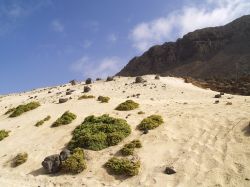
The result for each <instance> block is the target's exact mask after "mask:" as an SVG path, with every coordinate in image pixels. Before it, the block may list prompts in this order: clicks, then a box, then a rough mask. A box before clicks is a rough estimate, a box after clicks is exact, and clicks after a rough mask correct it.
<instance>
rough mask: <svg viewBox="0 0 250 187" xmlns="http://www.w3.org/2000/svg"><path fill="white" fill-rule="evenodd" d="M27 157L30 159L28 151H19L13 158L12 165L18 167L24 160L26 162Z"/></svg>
mask: <svg viewBox="0 0 250 187" xmlns="http://www.w3.org/2000/svg"><path fill="white" fill-rule="evenodd" d="M27 159H28V153H25V152H24V153H18V154H17V155H16V157H15V158H14V159H13V163H12V165H13V167H17V166H19V165H21V164H23V163H24V162H26V161H27Z"/></svg>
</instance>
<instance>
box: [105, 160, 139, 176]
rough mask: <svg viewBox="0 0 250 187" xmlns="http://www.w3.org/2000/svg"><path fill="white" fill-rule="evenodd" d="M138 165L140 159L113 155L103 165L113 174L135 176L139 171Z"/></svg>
mask: <svg viewBox="0 0 250 187" xmlns="http://www.w3.org/2000/svg"><path fill="white" fill-rule="evenodd" d="M140 165H141V164H140V161H132V160H129V159H127V158H121V159H119V158H116V157H113V158H111V159H109V161H108V162H106V163H105V165H104V166H105V167H106V168H107V169H108V170H109V171H110V172H112V173H114V174H115V175H125V176H135V175H138V173H139V169H140Z"/></svg>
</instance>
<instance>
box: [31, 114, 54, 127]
mask: <svg viewBox="0 0 250 187" xmlns="http://www.w3.org/2000/svg"><path fill="white" fill-rule="evenodd" d="M50 118H51V117H50V116H47V117H46V118H44V119H42V120H40V121H38V122H37V123H36V124H35V126H36V127H39V126H41V125H43V124H44V122H45V121H49V120H50Z"/></svg>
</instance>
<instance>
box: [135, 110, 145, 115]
mask: <svg viewBox="0 0 250 187" xmlns="http://www.w3.org/2000/svg"><path fill="white" fill-rule="evenodd" d="M137 114H140V115H141V114H145V112H143V111H139V112H138V113H137Z"/></svg>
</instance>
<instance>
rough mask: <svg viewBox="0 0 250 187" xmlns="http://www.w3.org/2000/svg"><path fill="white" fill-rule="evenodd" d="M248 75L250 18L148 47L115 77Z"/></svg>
mask: <svg viewBox="0 0 250 187" xmlns="http://www.w3.org/2000/svg"><path fill="white" fill-rule="evenodd" d="M236 72H238V75H239V76H244V75H248V74H250V15H247V16H243V17H241V18H238V19H236V20H234V21H233V22H231V23H229V24H227V25H225V26H220V27H210V28H205V29H200V30H196V31H194V32H191V33H188V34H186V35H185V36H183V38H180V39H178V40H177V41H176V42H167V43H164V44H163V45H156V46H153V47H151V48H150V49H149V50H148V51H146V52H145V53H144V54H143V55H142V56H140V57H135V58H133V59H132V60H131V61H130V62H129V63H128V64H127V65H126V66H125V67H124V68H123V69H122V70H121V71H120V72H119V73H118V74H117V75H120V76H137V75H145V74H160V75H163V76H164V75H175V76H190V77H194V78H202V79H204V78H212V77H217V78H235V76H236Z"/></svg>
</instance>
